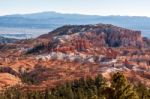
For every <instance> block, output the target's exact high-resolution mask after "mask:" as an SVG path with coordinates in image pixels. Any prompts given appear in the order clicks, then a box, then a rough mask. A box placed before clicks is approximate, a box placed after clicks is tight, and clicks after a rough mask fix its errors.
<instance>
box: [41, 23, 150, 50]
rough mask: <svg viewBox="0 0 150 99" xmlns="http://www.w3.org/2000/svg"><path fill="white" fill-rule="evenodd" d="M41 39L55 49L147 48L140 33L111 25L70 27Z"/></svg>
mask: <svg viewBox="0 0 150 99" xmlns="http://www.w3.org/2000/svg"><path fill="white" fill-rule="evenodd" d="M39 38H48V39H51V42H50V43H49V46H50V47H53V48H60V49H61V48H65V49H77V50H85V49H87V48H91V47H92V48H94V47H102V46H103V47H138V48H141V47H147V46H149V45H148V44H147V43H146V42H145V41H144V40H143V37H142V36H141V32H140V31H133V30H128V29H124V28H121V27H117V26H113V25H109V24H97V25H77V26H76V25H68V26H63V27H60V28H58V29H56V30H54V31H52V32H50V33H49V34H44V35H41V36H40V37H39Z"/></svg>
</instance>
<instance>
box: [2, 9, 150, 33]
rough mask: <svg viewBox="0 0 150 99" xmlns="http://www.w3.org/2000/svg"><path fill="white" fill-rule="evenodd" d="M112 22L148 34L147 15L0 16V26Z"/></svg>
mask: <svg viewBox="0 0 150 99" xmlns="http://www.w3.org/2000/svg"><path fill="white" fill-rule="evenodd" d="M97 23H105V24H113V25H117V26H121V27H125V28H129V29H136V30H141V31H142V32H143V34H144V35H147V36H148V33H149V32H150V18H149V17H130V16H97V15H81V14H62V13H56V12H41V13H33V14H22V15H21V14H16V15H7V16H0V27H15V28H16V27H17V28H38V29H39V28H40V29H45V28H46V29H55V28H57V27H59V26H62V25H66V24H75V25H78V24H97Z"/></svg>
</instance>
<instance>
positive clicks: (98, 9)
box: [0, 0, 150, 17]
mask: <svg viewBox="0 0 150 99" xmlns="http://www.w3.org/2000/svg"><path fill="white" fill-rule="evenodd" d="M43 11H55V12H61V13H78V14H86V15H103V16H106V15H121V16H124V15H126V16H147V17H150V0H0V15H10V14H26V13H36V12H43Z"/></svg>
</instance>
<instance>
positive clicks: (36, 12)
mask: <svg viewBox="0 0 150 99" xmlns="http://www.w3.org/2000/svg"><path fill="white" fill-rule="evenodd" d="M38 13H58V14H68V15H73V14H74V15H85V16H122V17H124V16H126V17H146V18H150V16H136V15H119V14H110V15H109V14H108V15H99V14H83V13H73V12H72V13H70V12H68V13H66V12H59V11H35V12H27V13H26V12H25V13H12V14H4V15H0V16H1V17H2V16H11V15H29V14H38Z"/></svg>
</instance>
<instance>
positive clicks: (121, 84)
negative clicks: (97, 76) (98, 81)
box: [111, 72, 139, 99]
mask: <svg viewBox="0 0 150 99" xmlns="http://www.w3.org/2000/svg"><path fill="white" fill-rule="evenodd" d="M111 86H112V88H113V89H114V95H113V99H139V97H138V95H137V93H136V91H135V90H134V89H133V86H132V85H130V84H129V83H128V81H127V79H126V78H125V77H124V75H123V74H122V73H119V72H118V73H116V74H114V75H113V77H112V85H111Z"/></svg>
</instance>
